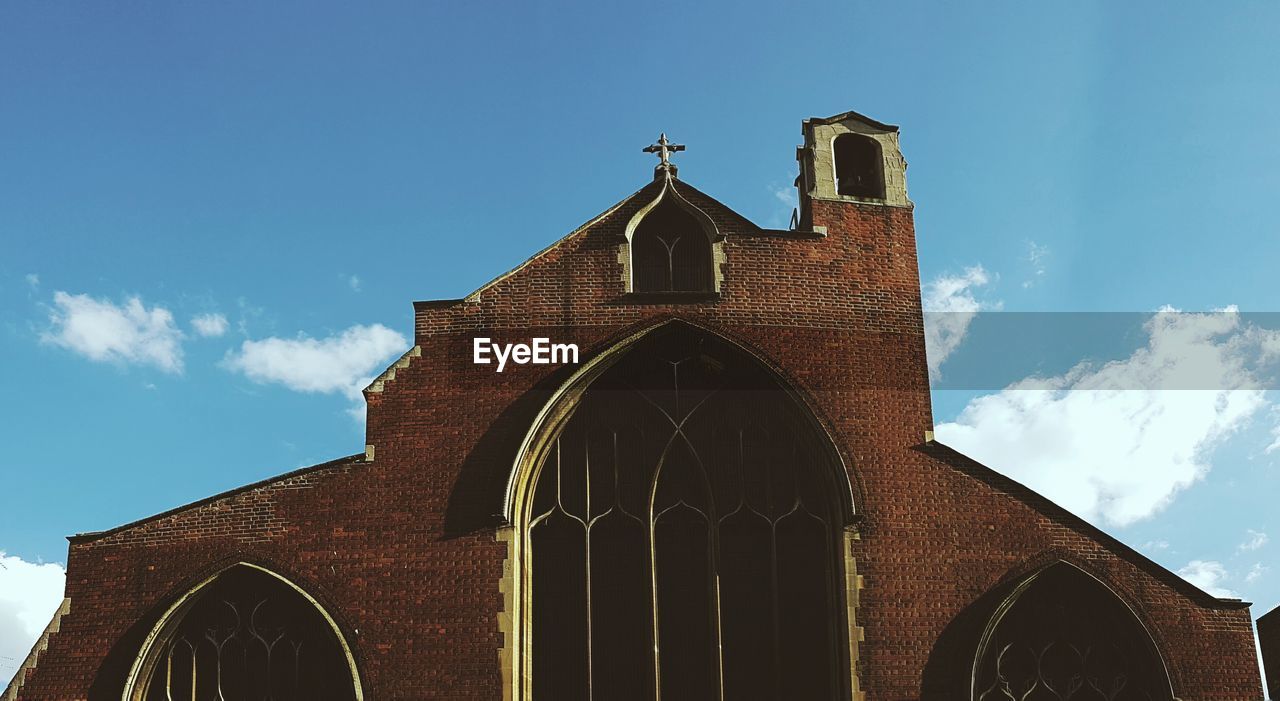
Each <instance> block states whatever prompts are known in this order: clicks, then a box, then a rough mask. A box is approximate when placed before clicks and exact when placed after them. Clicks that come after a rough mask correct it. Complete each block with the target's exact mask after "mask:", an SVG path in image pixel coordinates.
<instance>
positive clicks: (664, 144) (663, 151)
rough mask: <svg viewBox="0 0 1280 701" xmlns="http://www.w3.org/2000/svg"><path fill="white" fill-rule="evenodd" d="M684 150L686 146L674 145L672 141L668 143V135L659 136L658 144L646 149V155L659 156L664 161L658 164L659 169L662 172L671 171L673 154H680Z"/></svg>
mask: <svg viewBox="0 0 1280 701" xmlns="http://www.w3.org/2000/svg"><path fill="white" fill-rule="evenodd" d="M683 150H684V144H673V143H671V142H670V141H667V135H666V133H662V134H660V135H658V143H656V144H653V145H652V146H645V147H644V152H645V153H656V154H658V159H659V160H661V161H662V162H661V163H659V164H658V168H659V169H661V170H671V168H672V167H673V166H672V165H671V154H673V153H678V152H680V151H683Z"/></svg>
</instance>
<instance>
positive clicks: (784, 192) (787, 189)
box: [769, 181, 800, 228]
mask: <svg viewBox="0 0 1280 701" xmlns="http://www.w3.org/2000/svg"><path fill="white" fill-rule="evenodd" d="M783 182H784V184H781V185H779V184H778V183H777V182H774V183H770V184H769V193H770V194H771V195H773V197H774V199H776V200H777V201H778V202H780V203H782V206H780V207H778V209H776V210H774V213H773V214H772V215H770V217H769V224H770V225H771V226H774V227H776V228H785V227H790V226H791V216H792V214H793V213H794V212H795V211H796V208H797V207H798V206H800V199H799V197H800V196H799V193H798V192H797V190H796V187H795V185H794V184H793V183H790V182H787V181H783Z"/></svg>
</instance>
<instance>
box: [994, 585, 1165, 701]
mask: <svg viewBox="0 0 1280 701" xmlns="http://www.w3.org/2000/svg"><path fill="white" fill-rule="evenodd" d="M1016 596H1017V598H1016V599H1014V600H1013V602H1012V604H1011V605H1009V606H1008V608H1006V609H1005V611H1004V612H1003V614H1002V615H1001V616H1000V618H999V619H998V620H997V621H995V623H994V627H993V628H992V629H991V630H990V631H989V632H988V634H987V637H986V638H985V639H984V643H983V645H982V647H981V649H980V650H979V651H978V660H977V667H976V669H975V670H974V689H973V699H974V701H1022V700H1023V699H1038V698H1054V699H1071V700H1073V701H1074V700H1077V699H1078V700H1080V701H1084V700H1085V699H1089V700H1092V699H1103V700H1105V701H1121V700H1124V701H1130V700H1133V701H1136V700H1139V699H1140V700H1141V701H1169V700H1170V699H1171V698H1172V694H1171V691H1170V686H1169V677H1168V674H1167V673H1166V672H1165V668H1164V664H1163V663H1162V662H1161V660H1160V656H1159V654H1158V653H1157V652H1156V649H1155V646H1154V644H1153V643H1152V641H1151V636H1150V635H1149V634H1148V633H1147V631H1146V630H1145V629H1144V628H1143V627H1142V624H1141V623H1140V622H1139V621H1138V619H1137V617H1135V616H1134V614H1133V612H1132V611H1130V610H1129V608H1128V607H1127V606H1126V605H1125V604H1124V602H1122V601H1121V600H1120V599H1119V598H1117V597H1116V595H1115V594H1114V593H1113V592H1112V591H1111V590H1110V589H1107V588H1106V587H1105V586H1103V585H1102V584H1101V583H1100V582H1098V580H1096V579H1094V578H1093V577H1090V576H1089V575H1087V574H1085V573H1084V572H1082V571H1080V570H1078V569H1076V568H1075V567H1072V566H1071V565H1067V564H1062V563H1060V564H1057V565H1053V566H1051V567H1049V568H1047V569H1045V570H1044V571H1042V572H1040V573H1039V574H1037V575H1035V578H1034V579H1032V580H1031V582H1030V583H1029V584H1027V585H1026V587H1025V588H1024V589H1023V590H1022V591H1021V593H1020V594H1017V595H1016Z"/></svg>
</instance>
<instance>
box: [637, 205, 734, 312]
mask: <svg viewBox="0 0 1280 701" xmlns="http://www.w3.org/2000/svg"><path fill="white" fill-rule="evenodd" d="M631 264H632V266H633V275H634V277H633V278H632V290H633V291H634V292H711V291H713V290H714V289H715V287H714V285H715V282H714V279H713V273H712V253H711V239H710V238H709V237H708V236H707V233H706V231H705V230H704V229H703V227H702V224H701V223H700V222H699V221H698V219H697V218H695V217H694V216H693V215H692V214H690V213H689V212H686V211H685V210H684V209H683V208H681V207H680V206H679V205H677V204H676V203H675V202H674V201H673V200H672V199H669V198H664V199H663V201H662V202H660V203H659V204H658V206H657V207H655V208H654V209H653V211H651V212H649V213H648V214H646V215H645V216H644V219H643V220H642V221H641V222H640V225H639V226H638V227H636V230H635V233H634V234H633V235H632V238H631Z"/></svg>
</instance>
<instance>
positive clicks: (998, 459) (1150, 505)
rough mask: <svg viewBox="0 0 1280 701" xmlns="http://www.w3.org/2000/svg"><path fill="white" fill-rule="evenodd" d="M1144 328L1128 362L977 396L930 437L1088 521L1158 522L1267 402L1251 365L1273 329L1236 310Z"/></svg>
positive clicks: (1163, 319) (1166, 317)
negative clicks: (1247, 322) (1249, 321)
mask: <svg viewBox="0 0 1280 701" xmlns="http://www.w3.org/2000/svg"><path fill="white" fill-rule="evenodd" d="M1145 328H1146V331H1147V333H1148V336H1149V339H1148V344H1147V345H1146V347H1144V348H1140V349H1138V350H1137V351H1135V352H1134V353H1133V354H1132V355H1131V356H1130V357H1128V358H1125V359H1123V360H1118V361H1113V362H1110V363H1107V364H1105V365H1102V366H1101V367H1093V366H1090V365H1087V364H1081V365H1077V366H1076V367H1074V368H1072V369H1071V370H1070V371H1068V372H1067V373H1065V374H1063V375H1060V376H1057V377H1049V378H1039V377H1032V378H1028V379H1025V380H1022V381H1020V382H1018V383H1015V384H1014V385H1012V386H1010V387H1008V388H1006V389H1005V390H1003V391H1001V392H998V393H996V394H991V395H986V396H982V397H978V398H976V399H973V400H972V401H970V402H969V404H968V405H967V406H966V407H965V408H964V410H963V411H962V412H961V413H960V415H959V416H958V417H957V418H956V420H955V421H954V422H950V423H944V424H941V425H939V426H938V427H937V429H936V432H937V435H938V439H939V440H941V441H942V442H944V443H946V444H948V445H950V446H952V447H954V448H956V449H957V450H960V451H961V452H964V453H966V454H968V455H971V456H973V457H974V458H976V459H978V460H980V461H983V462H985V463H986V464H988V465H990V466H992V467H993V468H996V469H998V470H1000V471H1001V472H1003V473H1005V474H1007V475H1009V476H1010V477H1013V478H1014V479H1017V480H1019V481H1020V482H1023V483H1024V484H1026V485H1028V486H1029V487H1031V488H1032V489H1035V490H1037V491H1038V492H1040V493H1041V494H1043V495H1045V496H1047V497H1049V498H1050V499H1053V500H1054V501H1056V502H1058V503H1059V504H1061V505H1062V506H1064V507H1066V508H1067V509H1069V510H1071V511H1073V512H1074V513H1076V514H1078V515H1080V516H1082V517H1084V518H1086V519H1089V520H1091V521H1107V522H1110V523H1112V524H1116V525H1126V524H1129V523H1133V522H1135V521H1138V520H1141V519H1144V518H1147V517H1149V516H1151V515H1153V514H1155V513H1156V512H1158V511H1159V510H1161V509H1162V508H1164V507H1165V506H1167V505H1168V504H1169V503H1170V502H1171V501H1172V500H1173V498H1174V497H1175V495H1176V494H1177V493H1178V492H1179V491H1180V490H1183V489H1186V488H1187V487H1189V486H1190V485H1191V484H1193V483H1194V482H1195V481H1196V480H1198V479H1200V478H1202V477H1203V476H1204V475H1205V474H1206V473H1207V472H1208V471H1209V469H1210V468H1211V464H1210V461H1209V458H1210V456H1211V453H1212V450H1213V449H1214V448H1215V447H1216V446H1217V445H1218V444H1219V443H1220V442H1221V441H1222V440H1223V439H1225V438H1226V437H1228V436H1230V435H1231V434H1233V433H1234V432H1236V431H1237V430H1239V429H1240V428H1241V427H1242V426H1244V425H1245V424H1246V423H1247V422H1248V421H1249V419H1250V418H1251V417H1253V416H1254V415H1256V414H1257V413H1259V411H1260V410H1261V409H1262V408H1263V407H1265V406H1266V405H1267V403H1266V399H1265V398H1264V394H1263V392H1262V390H1260V389H1257V385H1258V382H1257V380H1256V379H1255V378H1254V377H1253V374H1252V373H1251V372H1250V370H1249V364H1250V363H1251V362H1253V361H1256V359H1257V358H1258V357H1259V353H1260V352H1262V351H1260V350H1259V348H1262V347H1263V346H1265V344H1267V343H1270V342H1271V341H1272V340H1273V338H1272V337H1273V336H1274V335H1275V332H1269V331H1264V330H1261V329H1257V328H1256V327H1251V326H1250V327H1242V326H1241V324H1240V319H1239V315H1238V314H1236V313H1234V310H1228V311H1227V312H1225V313H1214V314H1176V313H1158V314H1155V315H1154V316H1153V317H1152V318H1151V319H1150V320H1149V321H1148V322H1147V324H1146V327H1145ZM1150 387H1164V388H1176V387H1205V388H1216V389H1143V388H1150Z"/></svg>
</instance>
